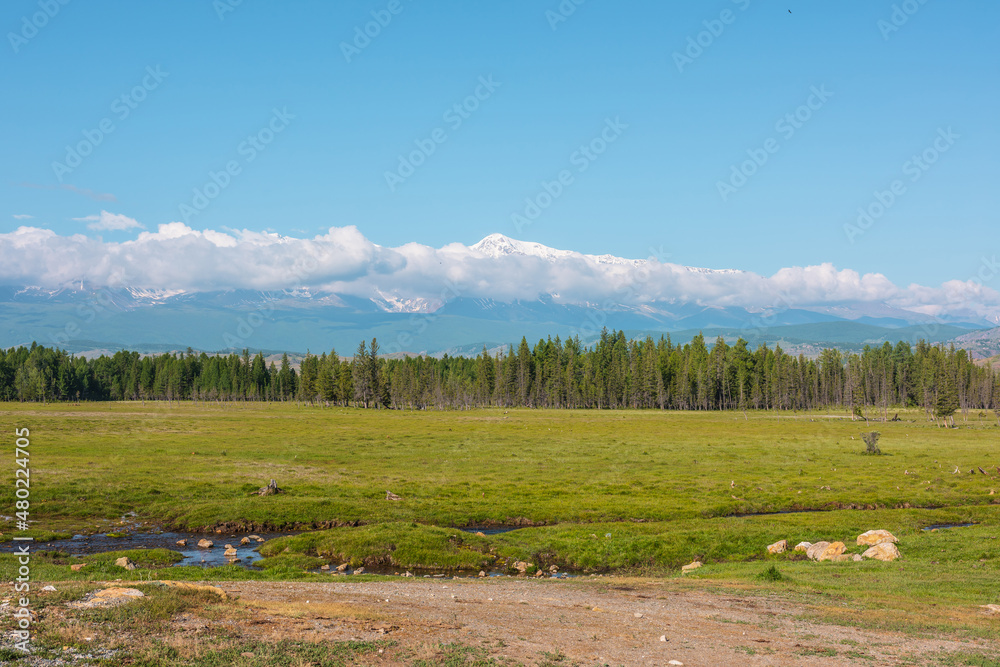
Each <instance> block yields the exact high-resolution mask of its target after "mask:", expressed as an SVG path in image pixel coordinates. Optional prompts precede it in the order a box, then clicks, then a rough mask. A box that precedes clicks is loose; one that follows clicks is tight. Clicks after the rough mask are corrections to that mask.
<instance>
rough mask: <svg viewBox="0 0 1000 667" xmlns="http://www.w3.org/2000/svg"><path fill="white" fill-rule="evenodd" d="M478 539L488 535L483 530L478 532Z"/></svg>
mask: <svg viewBox="0 0 1000 667" xmlns="http://www.w3.org/2000/svg"><path fill="white" fill-rule="evenodd" d="M476 537H486V533H484V532H483V531H481V530H477V531H476Z"/></svg>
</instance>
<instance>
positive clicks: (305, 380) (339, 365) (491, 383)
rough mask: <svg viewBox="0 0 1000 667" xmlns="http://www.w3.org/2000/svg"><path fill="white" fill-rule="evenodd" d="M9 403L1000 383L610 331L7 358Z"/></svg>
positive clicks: (818, 394) (965, 389)
mask: <svg viewBox="0 0 1000 667" xmlns="http://www.w3.org/2000/svg"><path fill="white" fill-rule="evenodd" d="M0 399H3V400H20V401H53V400H55V401H66V400H88V401H107V400H115V401H117V400H146V399H149V400H203V401H210V400H225V401H232V400H267V401H290V400H298V401H308V402H314V403H322V404H330V405H345V406H346V405H354V406H360V407H367V408H393V409H424V408H471V407H481V406H482V407H485V406H497V407H549V408H597V409H615V408H657V409H683V410H721V409H740V410H751V409H752V410H761V409H768V410H772V409H773V410H791V409H810V408H821V407H847V408H853V409H854V411H855V413H856V414H859V415H860V414H864V415H865V416H868V415H869V413H870V412H871V411H873V410H874V411H875V412H876V413H878V414H880V415H881V416H882V417H883V418H888V413H889V409H890V408H891V407H894V406H920V407H923V408H924V409H926V410H927V411H928V412H930V413H935V414H937V415H938V416H949V415H951V414H953V413H954V412H955V411H957V410H960V409H961V410H969V409H975V410H985V409H997V408H998V407H1000V375H998V374H996V373H994V372H993V370H992V369H991V368H989V367H980V366H977V365H976V364H974V363H973V361H972V359H971V357H970V356H969V355H968V353H967V352H966V351H965V350H962V349H957V350H956V349H955V348H954V347H947V348H946V347H944V346H941V345H930V344H928V343H926V342H923V341H921V342H919V343H917V345H916V346H915V347H913V346H911V345H909V344H908V343H906V342H899V343H897V344H896V345H891V344H890V343H885V344H883V345H881V346H876V347H869V346H866V347H865V348H864V350H863V351H862V352H861V353H860V354H856V353H850V354H844V353H841V352H840V351H838V350H835V349H826V350H823V351H822V353H821V354H820V355H819V357H818V358H816V359H807V358H806V357H804V356H802V355H799V356H792V355H788V354H786V353H785V352H784V351H782V349H781V347H780V346H776V347H774V348H773V349H771V348H768V347H766V346H763V345H762V346H760V347H758V348H757V349H756V350H751V349H750V348H749V347H748V344H747V342H746V341H744V340H742V339H740V340H738V341H737V342H736V343H735V344H733V345H730V344H728V343H726V342H725V341H724V340H723V339H722V338H719V339H717V340H716V341H715V343H714V345H711V346H709V345H707V344H706V342H705V339H704V338H703V337H702V336H701V335H699V336H697V337H695V338H694V340H692V341H691V342H690V343H687V344H685V345H674V344H673V343H672V342H671V340H670V337H669V336H665V337H661V338H660V339H659V340H654V339H652V338H646V339H644V340H628V339H627V338H626V337H625V335H624V333H623V332H621V331H618V332H609V331H604V332H602V335H601V338H600V340H599V341H598V342H597V343H595V344H594V345H593V346H592V347H584V346H582V345H581V344H580V341H579V340H578V339H569V340H565V341H562V340H560V339H559V338H558V337H556V338H555V339H551V338H549V339H547V340H540V341H538V343H536V344H535V345H534V347H531V346H529V344H528V342H527V341H526V340H524V339H522V340H521V343H520V345H519V346H518V347H517V348H516V349H515V348H514V347H513V346H511V347H510V348H509V349H508V350H507V351H506V352H505V353H500V354H496V355H490V354H489V353H488V352H487V351H486V349H485V348H484V349H483V351H482V353H481V354H480V355H479V356H478V357H474V358H470V357H451V356H447V355H446V356H444V357H443V358H440V359H436V358H431V357H424V356H418V357H405V358H401V359H386V358H383V357H381V356H380V355H379V347H378V341H377V340H375V339H372V340H371V342H370V343H368V342H362V343H361V344H360V345H359V346H358V348H357V350H356V351H355V353H354V356H353V357H352V358H349V359H344V358H341V357H340V356H339V355H338V354H337V353H336V352H335V351H331V352H330V353H324V354H321V355H319V356H317V355H314V354H306V356H305V357H304V358H303V359H302V361H301V364H300V366H299V368H298V369H295V368H293V366H292V364H291V363H290V361H289V359H288V356H287V355H284V356H283V357H282V359H281V361H280V364H277V365H276V364H275V363H273V362H272V363H270V364H268V363H267V362H266V361H265V358H264V356H263V355H262V354H260V353H258V354H256V355H253V356H251V355H250V353H249V352H248V351H246V350H244V351H243V354H242V355H237V354H230V355H228V356H219V355H208V354H205V353H201V354H195V353H193V352H192V351H191V350H190V349H189V350H188V351H187V352H186V353H181V354H163V355H159V356H142V355H140V354H139V353H137V352H118V353H116V354H114V355H113V356H101V357H98V358H96V359H89V360H88V359H85V358H82V357H74V356H71V355H69V354H67V353H66V352H63V351H61V350H58V349H51V348H46V347H42V346H38V345H34V344H33V345H32V346H31V347H30V348H24V347H20V348H16V349H14V348H12V349H10V350H7V351H6V352H5V351H3V350H0Z"/></svg>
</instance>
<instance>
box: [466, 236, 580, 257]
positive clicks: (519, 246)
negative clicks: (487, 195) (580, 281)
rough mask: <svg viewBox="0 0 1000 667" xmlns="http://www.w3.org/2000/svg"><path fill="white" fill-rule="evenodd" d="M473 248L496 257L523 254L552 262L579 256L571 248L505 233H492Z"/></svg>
mask: <svg viewBox="0 0 1000 667" xmlns="http://www.w3.org/2000/svg"><path fill="white" fill-rule="evenodd" d="M472 249H473V250H476V251H478V252H481V253H483V254H484V255H486V256H488V257H493V258H494V259H496V258H498V257H510V256H512V255H521V256H526V257H539V258H541V259H545V260H548V261H550V262H552V261H555V260H557V259H562V258H565V257H572V256H574V255H577V256H579V253H575V252H573V251H571V250H557V249H555V248H550V247H548V246H546V245H542V244H541V243H534V242H532V241H518V240H517V239H512V238H510V237H509V236H504V235H503V234H490V235H489V236H487V237H486V238H484V239H483V240H482V241H480V242H479V243H477V244H475V245H474V246H472Z"/></svg>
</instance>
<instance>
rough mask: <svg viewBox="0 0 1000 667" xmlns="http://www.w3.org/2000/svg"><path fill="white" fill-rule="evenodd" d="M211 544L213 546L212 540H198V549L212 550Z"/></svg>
mask: <svg viewBox="0 0 1000 667" xmlns="http://www.w3.org/2000/svg"><path fill="white" fill-rule="evenodd" d="M212 544H213V542H212V540H206V539H204V538H202V539H200V540H198V548H199V549H211V548H212Z"/></svg>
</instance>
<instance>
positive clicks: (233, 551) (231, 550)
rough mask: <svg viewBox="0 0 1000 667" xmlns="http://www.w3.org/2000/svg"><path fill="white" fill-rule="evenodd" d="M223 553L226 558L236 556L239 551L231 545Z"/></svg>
mask: <svg viewBox="0 0 1000 667" xmlns="http://www.w3.org/2000/svg"><path fill="white" fill-rule="evenodd" d="M222 555H223V556H225V557H226V558H236V555H237V551H236V549H234V548H232V547H229V548H228V549H226V551H225V552H224V553H223V554H222Z"/></svg>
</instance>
